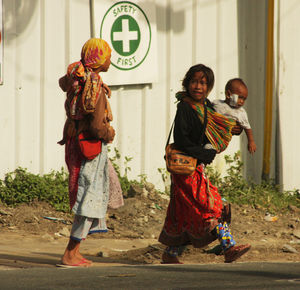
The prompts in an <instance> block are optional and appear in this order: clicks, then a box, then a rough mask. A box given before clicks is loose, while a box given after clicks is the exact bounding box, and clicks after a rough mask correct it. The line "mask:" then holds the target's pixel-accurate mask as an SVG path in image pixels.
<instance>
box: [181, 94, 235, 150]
mask: <svg viewBox="0 0 300 290" xmlns="http://www.w3.org/2000/svg"><path fill="white" fill-rule="evenodd" d="M183 100H184V101H185V102H187V103H188V104H189V105H190V106H191V107H192V108H193V109H194V110H195V111H196V112H197V113H198V117H199V119H200V120H201V122H202V123H203V122H204V105H200V104H195V103H194V102H193V101H192V100H191V99H190V98H188V97H186V98H184V99H183ZM235 124H236V123H235V121H234V120H233V119H228V118H226V117H225V116H223V115H221V114H219V113H217V112H215V111H214V110H213V109H211V108H209V107H207V127H206V131H205V135H206V137H207V138H208V140H209V142H210V143H211V145H212V146H213V147H214V149H215V150H216V151H217V153H221V152H223V151H224V150H225V149H226V148H227V146H228V144H229V142H230V140H231V138H232V134H231V129H232V128H233V127H234V126H235Z"/></svg>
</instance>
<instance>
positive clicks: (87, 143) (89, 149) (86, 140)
mask: <svg viewBox="0 0 300 290" xmlns="http://www.w3.org/2000/svg"><path fill="white" fill-rule="evenodd" d="M78 143H79V147H80V151H81V153H82V155H83V157H84V158H85V159H87V160H92V159H94V158H95V157H97V156H98V155H99V153H100V152H101V140H97V139H95V138H94V137H92V136H91V135H90V134H89V132H87V131H84V132H81V133H79V134H78Z"/></svg>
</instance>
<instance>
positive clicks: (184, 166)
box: [165, 143, 197, 175]
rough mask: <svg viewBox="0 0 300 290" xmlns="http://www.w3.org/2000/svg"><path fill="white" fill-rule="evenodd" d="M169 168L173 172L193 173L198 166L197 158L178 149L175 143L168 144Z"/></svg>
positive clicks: (167, 162)
mask: <svg viewBox="0 0 300 290" xmlns="http://www.w3.org/2000/svg"><path fill="white" fill-rule="evenodd" d="M165 158H166V165H167V170H168V171H169V172H170V173H173V174H182V175H192V174H193V173H194V171H195V170H196V167H197V159H196V158H194V157H191V156H188V155H187V154H186V153H184V152H182V151H180V150H177V149H176V148H175V146H174V143H172V144H168V145H167V146H166V156H165Z"/></svg>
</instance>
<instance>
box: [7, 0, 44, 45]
mask: <svg viewBox="0 0 300 290" xmlns="http://www.w3.org/2000/svg"><path fill="white" fill-rule="evenodd" d="M38 2H39V0H3V27H4V38H5V42H10V41H12V40H13V39H15V38H17V37H18V36H20V35H22V34H23V33H24V31H25V30H26V29H27V27H28V25H29V23H30V22H31V20H32V16H33V15H34V11H35V9H36V8H37V6H38Z"/></svg>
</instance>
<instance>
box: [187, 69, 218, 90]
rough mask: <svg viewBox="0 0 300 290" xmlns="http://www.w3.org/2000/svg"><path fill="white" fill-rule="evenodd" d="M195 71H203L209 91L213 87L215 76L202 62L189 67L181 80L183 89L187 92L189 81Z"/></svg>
mask: <svg viewBox="0 0 300 290" xmlns="http://www.w3.org/2000/svg"><path fill="white" fill-rule="evenodd" d="M196 72H203V74H204V76H205V77H206V80H207V92H208V93H209V92H210V91H211V90H212V88H213V87H214V83H215V77H214V72H213V71H212V70H211V68H209V67H207V66H205V65H204V64H196V65H194V66H192V67H190V69H189V70H188V72H187V73H186V75H185V77H184V79H183V81H182V86H183V88H184V90H185V91H186V92H188V87H189V83H190V81H191V79H192V78H193V76H194V74H195V73H196Z"/></svg>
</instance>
